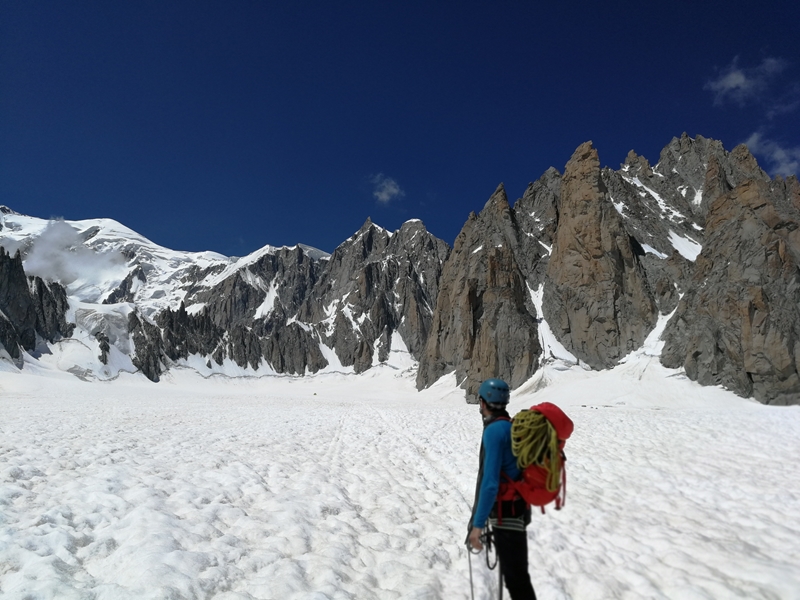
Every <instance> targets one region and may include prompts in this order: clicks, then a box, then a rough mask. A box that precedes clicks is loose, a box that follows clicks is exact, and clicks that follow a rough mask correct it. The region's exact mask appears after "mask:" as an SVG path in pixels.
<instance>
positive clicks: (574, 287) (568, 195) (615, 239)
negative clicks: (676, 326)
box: [543, 142, 657, 369]
mask: <svg viewBox="0 0 800 600" xmlns="http://www.w3.org/2000/svg"><path fill="white" fill-rule="evenodd" d="M558 210H559V219H558V228H557V230H556V234H555V241H554V243H553V251H552V255H551V256H550V261H549V264H548V266H547V274H546V276H547V281H546V284H545V287H544V298H543V311H544V317H545V318H546V319H547V321H548V323H549V324H550V327H551V328H552V330H553V333H554V334H555V335H556V337H557V338H558V339H559V341H561V342H562V343H563V344H564V346H565V347H566V348H567V349H569V350H570V351H571V352H572V353H573V354H574V355H575V356H576V357H578V358H579V359H581V360H583V361H584V362H586V363H587V364H588V365H590V366H591V367H592V368H595V369H603V368H608V367H611V366H613V365H614V364H616V362H617V361H618V360H619V359H620V358H622V357H623V356H625V355H626V354H628V353H629V352H630V351H632V350H635V349H636V348H638V347H639V346H641V344H642V342H643V341H644V339H645V337H646V336H647V334H648V333H649V332H650V330H651V329H652V328H653V326H654V325H655V322H656V314H657V311H656V305H655V302H654V300H653V297H652V293H651V291H650V288H649V285H648V282H647V278H646V275H645V272H644V268H643V267H642V265H641V262H640V260H641V257H642V256H643V255H644V251H643V250H642V248H641V245H640V244H639V243H638V242H637V241H636V240H635V239H634V238H633V237H631V236H630V235H629V234H628V232H627V231H626V230H625V227H624V226H623V222H622V216H621V215H620V214H619V212H618V211H617V210H616V209H615V208H614V205H613V203H612V201H611V200H610V198H609V194H608V189H607V188H606V185H605V183H604V182H603V179H602V178H601V174H600V160H599V158H598V155H597V151H596V150H595V149H594V147H593V146H592V145H591V143H590V142H587V143H585V144H582V145H581V146H579V147H578V149H577V150H576V151H575V153H574V154H573V155H572V158H571V159H570V161H569V162H568V163H567V166H566V169H565V172H564V177H563V178H562V181H561V195H560V199H559V205H558Z"/></svg>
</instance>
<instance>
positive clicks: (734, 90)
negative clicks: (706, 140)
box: [704, 56, 788, 106]
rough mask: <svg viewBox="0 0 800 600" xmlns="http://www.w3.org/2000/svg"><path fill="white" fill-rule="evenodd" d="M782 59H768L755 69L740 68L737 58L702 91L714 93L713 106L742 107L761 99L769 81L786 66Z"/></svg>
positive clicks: (707, 83)
mask: <svg viewBox="0 0 800 600" xmlns="http://www.w3.org/2000/svg"><path fill="white" fill-rule="evenodd" d="M787 64H788V63H787V62H786V61H785V60H783V59H782V58H772V57H768V58H765V59H764V60H762V61H761V64H760V65H758V66H755V67H740V66H739V57H738V56H736V57H734V59H733V61H732V62H731V64H730V65H728V66H727V67H725V68H723V69H722V70H721V71H720V73H719V74H718V76H717V77H716V78H715V79H712V80H710V81H707V82H706V84H705V86H704V89H707V90H711V91H712V92H713V93H714V104H715V105H721V104H725V103H726V102H735V103H736V104H738V105H739V106H744V105H745V104H747V103H748V102H751V101H758V100H761V99H762V94H763V93H764V92H765V90H766V89H767V87H768V85H769V83H770V81H772V79H774V77H775V76H777V75H779V74H780V73H781V72H782V71H783V70H784V69H785V68H786V66H787Z"/></svg>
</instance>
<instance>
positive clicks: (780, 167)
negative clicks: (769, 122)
mask: <svg viewBox="0 0 800 600" xmlns="http://www.w3.org/2000/svg"><path fill="white" fill-rule="evenodd" d="M745 145H746V146H747V147H748V148H749V149H750V151H751V152H753V153H754V154H760V155H762V156H763V157H765V158H766V160H767V161H768V162H769V164H770V166H771V168H770V169H768V170H769V171H770V172H772V173H773V174H774V175H784V176H788V175H796V174H797V173H800V146H796V147H794V148H784V147H783V146H781V145H780V144H778V142H775V141H773V140H768V139H764V137H763V136H762V135H761V134H760V133H758V132H756V133H754V134H753V135H751V136H750V137H749V138H747V141H745Z"/></svg>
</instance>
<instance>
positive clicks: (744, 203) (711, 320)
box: [0, 134, 800, 403]
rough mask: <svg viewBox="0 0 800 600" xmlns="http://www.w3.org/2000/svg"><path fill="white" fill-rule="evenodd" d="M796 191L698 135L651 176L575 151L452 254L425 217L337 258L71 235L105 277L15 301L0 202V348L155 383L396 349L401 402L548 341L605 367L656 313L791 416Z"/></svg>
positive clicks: (91, 228) (504, 367)
mask: <svg viewBox="0 0 800 600" xmlns="http://www.w3.org/2000/svg"><path fill="white" fill-rule="evenodd" d="M798 189H799V188H798V183H797V179H796V178H794V177H792V178H788V179H786V180H783V179H781V178H776V179H774V180H773V179H771V178H770V177H769V176H768V175H767V174H766V173H764V171H763V170H761V168H760V167H759V166H758V164H757V162H756V160H755V158H753V156H752V155H751V154H750V152H749V151H748V150H747V148H746V147H745V146H737V147H736V148H734V149H733V150H732V151H731V152H727V151H726V150H725V149H724V148H723V147H722V144H720V143H719V142H717V141H715V140H708V139H705V138H703V137H702V136H697V137H695V138H690V137H689V136H687V135H686V134H684V135H682V136H681V137H680V138H675V139H673V140H672V141H671V142H670V143H669V144H668V145H667V146H666V147H665V148H664V149H663V150H662V152H661V155H660V157H659V161H658V163H657V164H656V165H655V166H651V165H650V163H649V162H648V161H647V160H646V159H645V158H644V157H642V156H639V155H637V154H636V153H634V152H633V151H631V152H630V153H629V154H628V156H627V157H626V159H625V162H624V163H623V164H622V165H621V166H620V168H619V169H618V170H614V169H610V168H608V167H605V168H601V166H600V158H599V156H598V153H597V151H596V150H595V149H594V147H593V146H592V144H591V143H590V142H587V143H585V144H582V145H581V146H579V147H578V148H577V149H576V151H575V153H574V154H573V156H572V158H571V159H570V160H569V162H568V163H567V165H566V167H565V169H564V173H563V175H562V174H561V173H559V171H557V170H556V169H554V168H551V169H548V170H547V171H546V172H545V173H544V174H543V175H542V176H541V177H540V178H539V179H538V180H537V181H535V182H533V183H531V184H530V185H529V186H528V188H527V189H526V190H525V192H524V193H523V195H522V197H521V198H519V199H518V200H517V201H516V202H515V203H514V204H513V206H512V205H510V204H509V201H508V197H507V195H506V191H505V189H504V187H503V186H502V184H501V185H500V186H499V187H498V188H497V190H496V191H495V192H494V193H493V194H492V195H491V197H490V198H489V200H488V202H487V203H486V205H485V206H484V208H483V210H482V211H481V212H480V213H478V214H474V213H472V214H470V215H469V216H468V218H467V221H466V223H465V224H464V226H463V228H462V230H461V232H460V233H459V235H458V237H457V238H456V240H455V244H454V246H453V248H452V250H451V249H450V248H449V246H448V245H447V244H446V243H445V242H443V241H442V240H439V239H437V238H435V237H434V236H432V235H431V234H430V233H429V232H428V231H427V230H426V229H425V227H424V225H423V224H422V223H421V222H420V221H409V222H407V223H405V224H404V225H403V226H402V227H401V228H400V230H398V231H396V232H393V233H392V232H388V231H386V230H384V229H382V228H381V227H379V226H377V225H375V224H374V223H372V221H371V220H369V219H368V220H367V221H366V222H365V223H364V225H363V226H362V227H361V229H359V231H357V232H356V233H355V234H354V235H353V236H352V237H350V238H349V239H348V240H346V241H345V242H343V243H342V244H341V245H340V246H339V247H338V248H336V250H335V251H334V253H333V254H332V255H326V254H325V253H322V252H320V251H318V250H315V249H312V248H309V247H307V246H302V245H299V246H296V247H293V248H272V247H269V246H267V247H265V248H262V249H261V250H259V251H257V252H254V253H253V254H251V255H249V256H247V257H243V258H240V259H236V258H227V257H223V256H220V255H216V254H214V253H194V254H192V253H175V252H173V251H169V250H167V249H164V248H161V247H158V246H157V245H155V244H152V242H149V241H148V240H146V239H144V238H142V237H141V236H138V234H135V232H132V231H130V230H128V229H126V228H124V227H122V226H120V225H119V224H116V223H113V222H110V221H107V220H95V221H92V222H76V223H72V224H71V225H70V226H71V227H72V228H73V229H74V230H75V240H73V241H72V242H71V244H72V246H71V248H73V251H74V249H75V248H78V249H81V248H87V249H89V250H88V251H90V254H91V253H94V254H91V256H89V258H92V257H94V256H95V255H102V256H106V257H108V256H109V255H112V254H113V255H114V256H115V257H116V258H115V259H114V260H113V261H111V262H109V263H108V264H109V265H110V266H107V269H106V271H104V272H107V273H111V274H110V275H108V276H106V278H105V280H102V281H100V280H98V281H94V282H90V283H91V285H89V284H86V283H84V284H83V287H81V288H80V289H78V288H77V287H76V285H77V284H75V283H66V284H65V285H59V284H58V283H56V282H58V281H60V279H59V277H57V276H51V277H49V278H48V277H47V276H46V275H45V276H44V277H43V276H42V274H40V273H36V275H40V276H39V279H38V280H36V279H31V280H30V282H31V283H30V284H28V283H26V286H27V288H28V289H29V290H30V294H31V298H32V300H31V301H30V302H29V303H26V302H23V301H20V300H19V298H21V297H22V296H23V295H24V294H22V292H20V291H19V290H20V289H21V287H20V286H21V284H20V281H21V279H20V276H19V271H20V270H21V269H22V266H23V263H25V264H26V265H27V262H26V261H27V260H28V258H29V256H30V255H32V254H34V253H35V252H36V248H37V246H36V244H37V239H39V238H40V237H41V236H44V235H47V228H48V227H49V226H47V227H45V226H44V225H43V223H44V222H41V221H39V220H35V219H31V218H29V217H23V216H21V215H16V213H13V211H10V210H9V209H7V208H5V207H3V209H0V212H2V215H0V216H2V222H1V223H0V245H2V246H4V247H5V248H6V250H7V251H9V252H17V251H19V255H18V256H17V258H14V259H12V258H11V257H10V255H9V254H8V253H5V254H4V255H3V256H4V257H5V258H2V259H0V268H1V269H5V270H4V271H0V275H2V277H3V279H2V281H4V282H8V284H7V285H6V287H5V288H4V289H3V291H2V292H0V299H3V301H4V302H5V304H2V302H0V310H2V311H3V315H2V317H0V337H1V339H0V343H2V344H3V346H4V347H5V348H6V351H7V352H8V354H9V356H10V357H13V356H14V354H13V353H14V349H15V348H18V349H21V350H22V351H30V348H29V347H30V341H31V331H35V332H36V334H35V335H34V338H35V339H40V340H46V342H47V343H48V344H51V345H52V344H56V345H57V344H58V340H59V339H60V338H59V336H62V337H64V336H66V335H69V333H70V327H77V330H76V335H78V333H77V332H79V333H80V335H84V338H82V340H83V343H84V344H85V345H86V346H87V347H91V348H94V350H93V352H94V355H96V356H97V358H98V360H99V361H100V363H101V364H102V365H105V366H106V367H104V369H103V372H105V373H109V374H112V375H113V371H114V369H117V370H119V369H122V370H125V369H138V370H140V371H141V372H142V373H143V374H145V375H146V376H147V377H149V378H150V379H152V380H154V381H156V380H158V378H159V377H161V376H163V374H164V373H165V372H166V371H168V370H169V369H171V368H174V367H175V366H184V367H191V368H195V369H197V370H199V371H200V372H201V373H203V374H205V375H210V374H213V373H230V372H234V371H235V372H236V373H237V374H241V375H246V374H253V375H257V374H266V373H289V374H295V375H302V374H306V373H315V372H318V371H320V370H324V369H334V370H337V369H345V370H352V371H353V372H355V373H361V372H364V371H366V370H368V369H370V368H372V367H373V366H375V365H377V364H381V363H389V362H391V357H392V356H393V353H397V352H407V354H408V355H409V356H410V357H411V358H413V359H415V360H416V361H417V362H418V369H417V384H418V387H420V388H423V387H426V386H429V385H431V384H432V383H433V382H435V381H436V380H437V379H438V378H440V377H441V376H442V375H444V374H447V373H451V372H455V375H456V378H457V381H458V382H459V384H460V385H461V386H462V387H463V388H464V389H465V393H466V396H467V400H468V401H474V399H475V391H476V389H477V385H478V384H479V383H480V381H481V380H482V379H484V378H486V377H490V376H497V377H503V378H505V379H507V380H508V381H509V382H510V383H511V384H512V386H515V387H516V386H518V385H520V384H521V383H523V382H524V381H526V380H527V379H529V378H530V377H531V376H532V375H533V374H534V373H535V372H536V370H537V369H538V368H539V367H540V365H541V364H542V363H543V362H544V361H549V360H554V356H553V355H552V354H551V353H549V352H550V351H549V350H548V348H547V344H545V343H544V341H543V340H544V338H543V337H542V336H543V331H551V332H552V335H553V336H555V338H556V339H557V340H558V342H559V343H560V344H561V345H563V347H564V349H565V350H566V351H568V352H569V353H571V354H572V356H574V357H575V359H576V360H578V361H580V362H581V363H582V364H584V365H585V366H586V367H587V368H595V369H603V368H608V367H612V366H614V365H615V364H617V362H618V361H619V360H621V359H622V358H623V357H624V356H625V355H626V354H628V353H629V352H631V351H633V350H635V349H637V348H638V347H639V346H641V344H642V343H643V341H644V339H645V338H646V337H647V335H648V334H649V333H650V331H651V330H652V329H653V327H654V326H655V323H656V321H657V319H658V318H659V316H662V317H666V316H671V319H670V321H669V324H668V325H667V328H666V331H665V333H664V335H663V339H664V342H665V346H664V350H663V353H662V361H663V362H664V364H665V365H667V366H670V367H674V368H683V369H684V370H685V372H686V374H687V375H688V376H689V377H691V378H692V379H695V380H697V381H699V382H700V383H703V384H709V385H718V384H721V385H724V386H726V387H728V388H729V389H732V390H734V391H735V392H737V393H739V394H742V395H745V396H750V395H753V396H755V397H756V398H757V399H759V400H760V401H762V402H768V403H796V402H798V399H800V373H798V370H799V369H798V366H800V315H798V311H797V309H796V307H797V306H798V298H796V295H797V293H798V292H797V290H798V280H797V273H798V263H797V261H798V260H800V240H798V238H797V235H800V234H797V233H796V230H797V228H798V225H800V192H799V191H798ZM26 219H27V220H26ZM34 221H37V223H34ZM61 234H62V237H63V234H64V232H63V227H62V232H61ZM15 261H16V262H15ZM30 262H31V264H34V263H35V261H30ZM12 263H13V264H14V266H13V268H12V267H11V266H9V265H11V264H12ZM3 265H6V266H5V267H3ZM24 278H25V276H24V273H23V279H24ZM36 281H38V283H36ZM48 281H50V282H51V283H47V282H48ZM12 289H13V290H15V291H14V292H13V293H12V292H11V291H6V290H12ZM58 290H61V292H59V291H58ZM59 294H61V295H59ZM82 294H83V296H82ZM9 298H12V299H11V300H9ZM88 298H91V299H92V300H91V302H94V304H91V303H90V304H87V302H88V300H87V299H88ZM67 299H69V303H70V306H72V303H73V300H77V301H79V303H78V304H79V305H76V308H75V309H74V310H70V309H68V308H67V307H66V306H67ZM81 302H82V303H81ZM98 302H99V304H98ZM37 306H38V307H40V308H38V309H37V308H36V307H37ZM45 306H47V307H48V308H44V307H45ZM31 307H34V308H31ZM37 311H38V312H37ZM34 313H36V315H37V316H36V317H32V316H31V315H32V314H34ZM59 314H60V315H61V317H58V316H57V315H59ZM37 327H38V328H39V329H37ZM12 331H13V335H12V333H11V332H12ZM37 335H38V338H37V337H36V336H37ZM14 336H16V337H14ZM23 338H24V339H23ZM16 356H19V354H17V355H16ZM126 361H127V362H126ZM112 365H117V366H115V367H114V369H112V368H111V367H112ZM120 365H122V366H120ZM125 365H129V366H128V367H126V366H125ZM237 369H238V370H237ZM84 371H85V369H84ZM89 371H91V369H89ZM95 376H97V374H95Z"/></svg>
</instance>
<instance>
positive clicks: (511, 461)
mask: <svg viewBox="0 0 800 600" xmlns="http://www.w3.org/2000/svg"><path fill="white" fill-rule="evenodd" d="M481 457H482V458H481V461H482V462H481V472H482V476H481V481H480V487H479V488H478V497H477V499H476V501H475V504H476V508H475V515H474V517H473V519H472V526H473V527H480V528H484V527H486V519H488V518H489V513H490V512H491V510H492V506H494V503H495V500H497V490H498V488H499V487H500V473H501V472H502V473H505V474H506V475H508V476H509V477H510V478H511V479H513V480H517V479H519V477H520V475H521V474H522V472H521V471H520V470H519V467H517V459H516V457H515V456H514V454H512V452H511V422H510V421H506V420H503V419H498V420H495V421H492V422H491V423H489V424H488V425H487V426H486V428H485V429H484V430H483V438H482V441H481Z"/></svg>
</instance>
